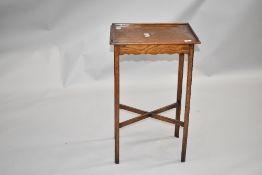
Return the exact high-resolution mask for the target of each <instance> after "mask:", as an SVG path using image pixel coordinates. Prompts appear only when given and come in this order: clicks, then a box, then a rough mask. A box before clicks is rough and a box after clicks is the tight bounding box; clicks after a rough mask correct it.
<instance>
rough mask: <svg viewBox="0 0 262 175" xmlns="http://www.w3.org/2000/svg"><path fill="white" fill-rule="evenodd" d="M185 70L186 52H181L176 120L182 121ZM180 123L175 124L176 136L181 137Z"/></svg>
mask: <svg viewBox="0 0 262 175" xmlns="http://www.w3.org/2000/svg"><path fill="white" fill-rule="evenodd" d="M183 71H184V54H183V53H180V54H179V64H178V81H177V100H176V102H177V107H176V120H179V121H180V113H181V97H182V85H183ZM179 128H180V126H179V124H177V125H175V137H179Z"/></svg>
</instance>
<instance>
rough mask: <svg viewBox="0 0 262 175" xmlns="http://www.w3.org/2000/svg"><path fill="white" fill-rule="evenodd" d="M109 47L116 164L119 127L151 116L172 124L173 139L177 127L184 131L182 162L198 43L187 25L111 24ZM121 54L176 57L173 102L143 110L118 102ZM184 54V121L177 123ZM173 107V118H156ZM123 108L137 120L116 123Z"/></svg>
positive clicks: (183, 159) (184, 152)
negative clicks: (174, 97) (185, 71)
mask: <svg viewBox="0 0 262 175" xmlns="http://www.w3.org/2000/svg"><path fill="white" fill-rule="evenodd" d="M110 44H112V45H114V77H115V81H114V85H115V89H114V92H115V163H119V128H120V127H124V126H127V125H129V124H132V123H135V122H137V121H140V120H143V119H145V118H148V117H151V118H154V119H158V120H161V121H165V122H168V123H172V124H175V136H176V137H179V128H180V126H182V127H184V128H183V139H182V153H181V162H184V161H185V158H186V148H187V138H188V125H189V111H190V98H191V84H192V71H193V56H194V44H200V41H199V39H198V37H197V35H196V34H195V32H194V31H193V30H192V28H191V26H190V25H189V24H188V23H151V24H143V23H141V24H133V23H114V24H112V25H111V31H110ZM123 54H179V66H178V85H177V99H176V103H173V104H171V105H167V106H164V107H162V108H158V109H156V110H153V111H150V112H148V111H144V110H141V109H137V108H134V107H130V106H127V105H123V104H120V103H119V56H120V55H123ZM184 54H188V69H187V85H186V99H185V113H184V122H182V121H180V114H181V99H182V84H183V67H184ZM172 108H176V119H172V118H169V117H165V116H162V115H159V113H162V112H164V111H167V110H170V109H172ZM120 109H124V110H128V111H131V112H134V113H137V114H140V115H139V116H137V117H134V118H132V119H129V120H126V121H124V122H121V123H119V110H120Z"/></svg>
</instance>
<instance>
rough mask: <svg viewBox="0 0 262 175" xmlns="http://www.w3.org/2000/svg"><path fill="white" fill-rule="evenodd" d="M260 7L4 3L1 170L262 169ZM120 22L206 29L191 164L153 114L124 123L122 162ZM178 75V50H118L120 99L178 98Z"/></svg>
mask: <svg viewBox="0 0 262 175" xmlns="http://www.w3.org/2000/svg"><path fill="white" fill-rule="evenodd" d="M261 9H262V1H260V0H250V1H247V0H243V1H240V0H231V1H230V0H222V1H215V0H210V1H207V0H186V1H178V0H162V1H156V0H139V1H138V0H132V1H124V0H122V1H120V0H111V1H107V0H97V1H94V0H93V1H84V0H82V1H80V0H75V1H69V0H52V1H51V0H46V1H40V0H1V2H0V38H1V39H0V174H2V175H15V174H17V175H18V174H19V175H21V174H26V175H31V174H32V175H35V174H43V175H46V174H88V175H90V174H143V175H144V174H150V175H151V174H159V173H162V174H238V175H239V174H261V173H262V166H261V165H262V149H261V147H262V126H261V122H262V115H261V114H262V109H261V105H262V93H261V89H262V70H261V68H262V58H261V49H262V35H261V31H262V11H261ZM113 22H189V23H190V24H191V26H192V27H193V29H194V30H195V32H196V33H197V35H198V36H199V38H200V40H201V42H202V44H201V45H198V46H197V47H196V50H195V58H194V72H193V85H192V99H191V113H190V124H189V138H188V149H187V160H186V163H180V152H181V137H180V139H177V138H174V137H173V134H174V126H173V125H169V124H167V123H163V122H161V121H155V120H154V119H146V120H144V121H141V122H140V123H136V124H133V125H132V126H129V127H126V128H123V129H121V130H120V137H121V138H120V164H119V165H115V164H114V142H113V52H112V48H111V47H110V46H109V29H110V25H111V23H113ZM185 65H186V64H185ZM185 71H186V70H185ZM184 82H185V81H184ZM176 83H177V56H176V55H161V56H151V55H143V56H122V57H121V100H120V102H121V103H124V104H127V105H131V106H136V107H139V108H142V109H146V110H150V109H154V108H157V107H160V106H164V105H167V104H169V103H173V102H174V101H175V99H176ZM184 85H185V84H184ZM183 99H184V97H183ZM183 109H184V108H182V110H183ZM174 114H175V111H170V112H167V113H165V115H168V116H170V117H175V115H174ZM132 116H134V114H131V113H126V112H121V121H122V120H126V119H128V118H130V117H132ZM182 116H183V113H182ZM182 118H183V117H182ZM181 136H182V130H181Z"/></svg>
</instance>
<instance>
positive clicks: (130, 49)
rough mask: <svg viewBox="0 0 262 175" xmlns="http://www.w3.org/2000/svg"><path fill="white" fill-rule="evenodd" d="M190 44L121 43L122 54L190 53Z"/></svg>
mask: <svg viewBox="0 0 262 175" xmlns="http://www.w3.org/2000/svg"><path fill="white" fill-rule="evenodd" d="M188 50H189V45H186V44H181V45H168V44H165V45H159V44H153V45H139V44H132V45H120V55H124V54H135V55H138V54H152V55H155V54H174V53H188Z"/></svg>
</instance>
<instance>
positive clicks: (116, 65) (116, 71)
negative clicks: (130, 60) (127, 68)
mask: <svg viewBox="0 0 262 175" xmlns="http://www.w3.org/2000/svg"><path fill="white" fill-rule="evenodd" d="M114 78H115V81H114V83H115V85H114V87H115V89H114V94H115V125H114V126H115V129H114V133H115V163H116V164H119V46H114Z"/></svg>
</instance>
